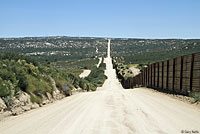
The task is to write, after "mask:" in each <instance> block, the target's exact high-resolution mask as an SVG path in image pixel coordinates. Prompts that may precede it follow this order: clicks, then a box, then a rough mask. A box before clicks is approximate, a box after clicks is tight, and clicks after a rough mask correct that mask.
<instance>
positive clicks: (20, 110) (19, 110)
mask: <svg viewBox="0 0 200 134" xmlns="http://www.w3.org/2000/svg"><path fill="white" fill-rule="evenodd" d="M23 112H24V110H23V108H22V107H13V108H12V109H11V113H12V115H14V116H15V115H19V114H22V113H23Z"/></svg>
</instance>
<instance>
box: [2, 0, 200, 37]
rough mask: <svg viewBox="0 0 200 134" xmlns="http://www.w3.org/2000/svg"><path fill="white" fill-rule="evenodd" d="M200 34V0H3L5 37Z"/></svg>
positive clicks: (179, 35) (186, 35)
mask: <svg viewBox="0 0 200 134" xmlns="http://www.w3.org/2000/svg"><path fill="white" fill-rule="evenodd" d="M30 36H31V37H34V36H37V37H38V36H78V37H115V38H118V37H122V38H200V0H0V38H3V37H30Z"/></svg>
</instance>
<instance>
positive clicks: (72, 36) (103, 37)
mask: <svg viewBox="0 0 200 134" xmlns="http://www.w3.org/2000/svg"><path fill="white" fill-rule="evenodd" d="M46 37H71V38H102V39H106V38H111V39H200V37H199V38H195V37H187V38H181V37H113V36H74V35H39V36H5V37H0V39H5V38H6V39H12V38H17V39H20V38H46Z"/></svg>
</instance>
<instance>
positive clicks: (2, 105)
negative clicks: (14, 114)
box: [0, 98, 7, 113]
mask: <svg viewBox="0 0 200 134" xmlns="http://www.w3.org/2000/svg"><path fill="white" fill-rule="evenodd" d="M6 108H7V106H6V104H5V103H4V101H3V100H2V99H1V98H0V113H1V112H3V111H4V109H6Z"/></svg>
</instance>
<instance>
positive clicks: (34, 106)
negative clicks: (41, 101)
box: [31, 103, 40, 109]
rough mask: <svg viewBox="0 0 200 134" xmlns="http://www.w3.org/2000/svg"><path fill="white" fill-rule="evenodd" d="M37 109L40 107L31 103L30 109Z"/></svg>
mask: <svg viewBox="0 0 200 134" xmlns="http://www.w3.org/2000/svg"><path fill="white" fill-rule="evenodd" d="M38 107H40V106H39V105H38V104H37V103H33V104H32V105H31V109H36V108H38Z"/></svg>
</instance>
